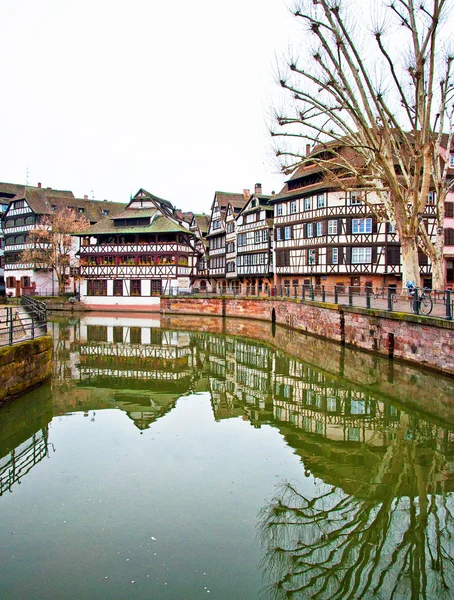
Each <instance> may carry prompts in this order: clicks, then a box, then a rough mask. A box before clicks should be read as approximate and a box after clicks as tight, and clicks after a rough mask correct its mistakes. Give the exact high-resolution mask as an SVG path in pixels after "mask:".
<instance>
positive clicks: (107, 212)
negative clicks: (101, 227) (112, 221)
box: [102, 209, 109, 217]
mask: <svg viewBox="0 0 454 600" xmlns="http://www.w3.org/2000/svg"><path fill="white" fill-rule="evenodd" d="M102 214H103V215H104V216H105V217H107V215H108V214H109V211H108V210H105V209H104V210H103V211H102Z"/></svg>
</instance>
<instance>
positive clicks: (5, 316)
mask: <svg viewBox="0 0 454 600" xmlns="http://www.w3.org/2000/svg"><path fill="white" fill-rule="evenodd" d="M45 333H47V309H46V305H45V304H44V302H40V301H39V300H36V299H35V298H29V297H26V296H22V298H21V304H20V305H19V304H13V305H3V306H1V307H0V346H11V345H13V344H17V343H19V342H24V341H26V340H33V339H35V338H37V337H40V336H42V335H44V334H45Z"/></svg>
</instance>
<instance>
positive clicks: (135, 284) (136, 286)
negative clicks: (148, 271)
mask: <svg viewBox="0 0 454 600" xmlns="http://www.w3.org/2000/svg"><path fill="white" fill-rule="evenodd" d="M141 283H142V281H141V280H140V279H131V296H141V295H142V286H141Z"/></svg>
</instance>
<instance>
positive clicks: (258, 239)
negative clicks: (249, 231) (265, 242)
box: [254, 231, 261, 244]
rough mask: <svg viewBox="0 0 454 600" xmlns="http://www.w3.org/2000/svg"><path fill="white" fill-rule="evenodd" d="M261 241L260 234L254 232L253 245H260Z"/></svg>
mask: <svg viewBox="0 0 454 600" xmlns="http://www.w3.org/2000/svg"><path fill="white" fill-rule="evenodd" d="M260 241H261V232H260V231H254V244H260Z"/></svg>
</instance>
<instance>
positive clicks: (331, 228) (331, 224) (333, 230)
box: [328, 220, 337, 235]
mask: <svg viewBox="0 0 454 600" xmlns="http://www.w3.org/2000/svg"><path fill="white" fill-rule="evenodd" d="M328 235H337V220H334V221H328Z"/></svg>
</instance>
